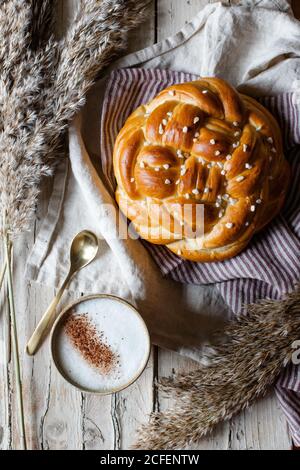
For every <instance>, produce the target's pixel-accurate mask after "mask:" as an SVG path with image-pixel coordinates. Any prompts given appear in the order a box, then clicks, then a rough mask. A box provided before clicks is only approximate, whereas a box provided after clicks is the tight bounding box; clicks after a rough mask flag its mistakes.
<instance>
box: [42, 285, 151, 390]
mask: <svg viewBox="0 0 300 470" xmlns="http://www.w3.org/2000/svg"><path fill="white" fill-rule="evenodd" d="M50 344H51V355H52V359H53V361H54V364H55V366H56V368H57V370H58V372H59V373H60V374H61V375H62V377H63V378H64V379H65V380H66V381H67V382H69V383H70V384H71V385H73V386H74V387H76V388H77V389H79V390H80V391H82V392H86V393H94V394H99V395H109V394H111V393H115V392H118V391H121V390H123V389H125V388H127V387H128V386H129V385H131V384H132V383H133V382H135V381H136V380H137V379H138V377H139V376H140V375H141V374H142V372H143V371H144V369H145V367H146V365H147V362H148V360H149V355H150V349H151V345H150V336H149V332H148V329H147V327H146V324H145V322H144V320H143V319H142V317H141V315H140V314H139V313H138V311H137V310H136V309H135V308H134V307H133V306H132V305H130V304H129V303H128V302H127V301H125V300H123V299H120V298H118V297H115V296H113V295H105V294H103V295H102V294H99V295H92V296H87V297H82V298H81V299H80V300H78V301H76V302H74V303H72V304H71V305H69V306H68V307H66V308H65V309H64V310H63V311H62V312H61V314H60V315H59V317H58V318H57V320H56V322H55V324H54V326H53V328H52V332H51V340H50Z"/></svg>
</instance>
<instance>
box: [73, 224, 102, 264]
mask: <svg viewBox="0 0 300 470" xmlns="http://www.w3.org/2000/svg"><path fill="white" fill-rule="evenodd" d="M98 248H99V245H98V239H97V237H96V235H95V234H94V233H92V232H89V231H87V230H84V231H83V232H80V233H78V235H76V237H75V238H74V239H73V241H72V244H71V249H70V261H71V268H72V270H73V271H74V273H75V272H77V271H79V269H82V268H84V267H85V266H87V265H88V264H90V263H91V262H92V261H93V260H94V259H95V257H96V256H97V253H98Z"/></svg>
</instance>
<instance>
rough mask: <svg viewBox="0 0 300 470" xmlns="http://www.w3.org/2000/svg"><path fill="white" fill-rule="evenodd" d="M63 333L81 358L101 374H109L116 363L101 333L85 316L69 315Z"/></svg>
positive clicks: (115, 358) (116, 360)
mask: <svg viewBox="0 0 300 470" xmlns="http://www.w3.org/2000/svg"><path fill="white" fill-rule="evenodd" d="M65 332H66V334H67V335H68V337H69V338H70V340H71V342H72V344H73V346H74V347H75V348H76V349H77V351H78V352H79V353H80V354H81V355H82V357H83V358H84V359H85V360H86V361H87V362H88V363H89V364H90V365H91V366H93V367H95V368H96V369H98V370H99V371H100V372H101V373H102V374H109V373H110V372H111V371H112V369H113V368H114V367H115V366H116V364H117V363H118V357H117V356H116V354H115V353H114V352H113V351H112V350H111V348H110V346H109V345H107V344H106V342H105V339H104V334H103V332H99V331H98V330H97V328H96V326H95V325H94V324H93V323H92V322H91V321H90V320H89V318H88V317H87V314H80V315H79V314H76V313H74V312H73V313H71V314H70V315H69V317H68V318H67V320H66V322H65Z"/></svg>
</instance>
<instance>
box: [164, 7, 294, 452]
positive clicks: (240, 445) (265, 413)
mask: <svg viewBox="0 0 300 470" xmlns="http://www.w3.org/2000/svg"><path fill="white" fill-rule="evenodd" d="M207 3H209V2H207V1H203V0H197V1H189V0H184V1H183V0H165V1H161V2H159V3H158V16H157V38H158V41H159V40H162V39H163V38H164V37H166V36H168V35H170V34H174V33H176V32H177V31H178V30H179V29H180V28H181V27H182V26H183V25H184V23H186V22H187V21H189V20H190V19H191V18H193V17H194V16H195V15H196V14H197V13H198V11H200V9H201V8H203V6H205V4H207ZM210 3H213V1H211V2H210ZM223 3H225V2H223ZM228 3H229V1H228ZM195 367H197V365H196V364H195V363H194V362H192V361H188V360H185V359H183V358H180V357H179V356H178V355H176V354H173V353H170V352H167V351H162V350H160V351H159V355H158V376H159V377H162V376H169V375H170V374H173V373H178V372H181V371H187V370H192V369H194V368H195ZM158 402H159V408H160V409H161V410H165V409H167V408H168V407H169V406H171V405H172V403H173V402H172V400H170V399H166V398H165V397H163V396H160V395H159V396H158ZM270 430H271V432H270ZM290 447H291V439H290V436H289V433H288V430H287V425H286V422H285V420H284V417H283V415H282V412H281V410H280V409H279V408H278V405H277V403H276V400H275V398H274V395H272V396H271V397H268V398H266V399H265V400H263V401H261V402H260V403H257V404H255V405H254V406H253V407H251V408H250V409H249V410H247V411H245V412H244V413H242V415H241V416H239V417H237V418H235V419H233V420H232V421H231V422H230V423H224V424H222V425H220V426H219V427H218V429H216V431H215V432H214V433H213V434H212V435H211V436H209V437H208V438H206V439H203V440H201V442H199V443H198V444H197V445H194V446H193V447H192V448H197V449H247V448H254V449H269V448H270V449H271V448H273V449H275V448H281V449H289V448H290Z"/></svg>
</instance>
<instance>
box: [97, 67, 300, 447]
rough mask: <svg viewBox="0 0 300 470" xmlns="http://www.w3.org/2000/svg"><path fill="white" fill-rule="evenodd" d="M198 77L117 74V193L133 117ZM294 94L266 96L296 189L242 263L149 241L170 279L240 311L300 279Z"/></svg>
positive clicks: (291, 377)
mask: <svg viewBox="0 0 300 470" xmlns="http://www.w3.org/2000/svg"><path fill="white" fill-rule="evenodd" d="M196 78H197V76H196V75H193V74H189V73H183V72H175V71H170V70H160V69H142V68H123V69H117V70H114V71H113V72H112V73H111V75H110V78H109V80H108V83H107V87H106V93H105V97H104V102H103V110H102V118H101V165H102V170H103V174H104V177H105V179H106V183H107V187H108V188H109V189H110V190H111V192H112V193H113V192H114V190H115V185H116V183H115V177H114V172H113V161H112V155H113V147H114V142H115V139H116V136H117V134H118V132H119V131H120V129H121V127H122V126H123V124H124V123H125V120H126V118H127V117H128V116H129V115H130V114H131V113H132V112H133V111H134V109H135V108H137V107H138V106H139V105H141V104H143V103H147V102H148V101H149V100H151V99H152V98H154V96H155V95H156V94H157V93H158V92H159V91H160V90H162V89H163V88H165V87H167V86H170V85H173V84H175V83H183V82H187V81H191V80H195V79H196ZM296 98H297V96H296V94H295V93H285V94H280V95H276V96H271V97H264V98H259V101H260V102H261V103H262V104H263V105H264V106H266V107H267V108H268V109H269V110H270V111H271V113H272V114H273V115H274V116H275V117H276V118H277V120H278V122H279V125H280V127H281V131H282V135H283V140H284V148H285V154H286V158H287V159H288V160H289V162H290V165H291V168H292V180H291V187H290V191H289V194H288V198H287V200H286V203H285V206H284V208H283V210H282V212H281V214H280V215H279V216H278V217H276V219H275V220H274V221H273V222H272V223H270V224H269V225H268V226H267V227H266V228H265V229H264V230H262V231H261V232H260V233H259V234H257V235H255V237H254V238H253V241H252V242H251V243H250V245H249V246H248V247H247V248H246V249H245V250H244V251H243V252H242V253H241V254H240V255H238V256H236V257H235V258H232V259H229V260H226V261H224V262H214V263H196V262H190V261H185V260H183V259H181V258H179V257H178V256H176V255H175V254H173V253H171V252H170V251H169V250H168V249H167V248H166V247H164V246H159V245H152V244H150V243H147V242H143V243H144V244H145V246H146V248H147V249H148V250H149V252H150V254H151V255H152V257H153V259H154V260H155V262H156V264H157V265H158V267H159V269H160V270H161V272H162V274H163V275H164V276H169V277H171V278H172V279H173V280H176V281H179V282H182V283H192V284H202V285H203V284H215V285H216V287H217V289H218V290H219V292H220V293H221V295H222V297H223V299H224V301H225V302H226V303H227V304H228V305H229V306H230V307H231V309H232V311H233V313H234V314H236V315H238V314H240V313H242V311H243V306H244V305H245V304H247V303H253V302H256V301H258V300H259V299H263V298H269V299H274V300H276V299H280V298H281V297H282V296H283V295H284V294H286V293H288V292H291V291H292V290H293V289H294V288H295V285H296V284H297V283H298V282H299V280H300V205H299V203H300V191H299V188H300V102H299V99H298V102H297V99H296ZM275 388H276V393H277V396H278V399H279V402H280V404H281V406H282V408H283V410H284V412H285V414H286V417H287V419H288V422H289V425H290V429H291V432H292V435H293V438H294V442H295V444H296V445H299V446H300V368H299V367H298V366H296V365H290V366H289V367H287V368H285V369H284V370H283V372H282V374H281V376H280V378H279V380H278V382H277V384H276V386H275Z"/></svg>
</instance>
